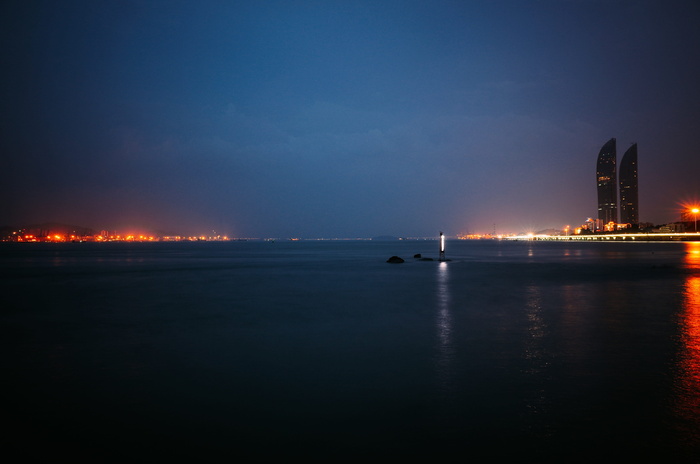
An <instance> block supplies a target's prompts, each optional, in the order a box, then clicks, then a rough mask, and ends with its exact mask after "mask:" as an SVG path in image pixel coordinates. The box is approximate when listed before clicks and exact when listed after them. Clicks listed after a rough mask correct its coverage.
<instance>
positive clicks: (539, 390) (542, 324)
mask: <svg viewBox="0 0 700 464" xmlns="http://www.w3.org/2000/svg"><path fill="white" fill-rule="evenodd" d="M525 316H526V318H527V326H526V331H525V341H524V350H523V357H524V360H525V372H524V374H525V380H526V382H527V383H528V384H529V385H531V386H532V387H533V388H532V391H531V393H530V394H529V395H528V396H526V397H525V398H524V399H525V411H526V414H527V416H528V417H526V420H525V424H529V425H528V428H529V432H531V433H535V434H547V433H548V432H547V431H546V430H540V427H541V424H542V423H543V416H545V415H546V413H547V404H548V399H547V390H546V385H547V382H546V377H547V372H546V371H547V367H548V366H549V359H548V353H547V349H546V347H545V343H544V342H545V339H546V337H547V335H548V330H547V323H546V321H545V318H544V315H543V303H542V295H541V289H540V287H539V286H537V285H529V286H528V287H527V288H526V291H525Z"/></svg>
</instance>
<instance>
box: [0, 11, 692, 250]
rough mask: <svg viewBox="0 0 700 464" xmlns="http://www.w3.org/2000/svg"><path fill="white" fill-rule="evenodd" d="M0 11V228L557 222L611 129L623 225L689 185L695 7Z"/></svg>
mask: <svg viewBox="0 0 700 464" xmlns="http://www.w3.org/2000/svg"><path fill="white" fill-rule="evenodd" d="M0 8H2V10H0V11H1V12H2V14H0V31H1V32H0V40H2V44H3V47H2V51H0V53H1V54H2V55H1V56H2V60H3V63H4V66H3V69H4V72H3V73H2V74H0V84H2V88H3V98H2V99H0V110H1V111H0V154H1V156H2V163H3V169H0V198H2V201H0V226H5V225H7V226H16V227H20V226H22V225H26V224H37V223H43V222H60V223H66V224H78V225H85V226H89V227H96V228H98V229H107V230H119V231H126V230H139V231H155V230H162V231H167V232H171V231H172V232H177V233H178V234H182V235H193V236H198V235H200V234H205V235H208V234H210V233H211V231H212V230H215V231H217V233H222V234H226V235H228V236H238V237H373V236H377V235H393V236H417V237H424V236H432V235H434V233H435V230H443V231H444V232H445V234H447V235H449V236H455V235H458V234H467V233H493V232H496V233H499V234H500V233H518V232H521V231H538V230H545V229H549V228H562V227H564V226H565V225H566V224H570V225H575V224H580V223H581V222H582V221H584V220H585V218H588V217H596V216H597V211H596V209H595V208H596V206H595V205H596V194H597V192H596V191H594V190H593V189H592V186H591V180H592V179H591V177H592V169H591V164H592V163H591V158H592V156H594V155H595V153H597V152H598V150H599V149H600V143H601V141H604V140H608V138H609V137H610V135H615V137H616V139H617V142H618V143H619V144H620V148H621V149H622V147H627V146H628V143H629V144H631V143H632V142H634V143H638V144H639V146H640V147H642V157H643V160H642V166H643V167H642V169H643V182H642V184H641V185H639V186H638V204H640V205H642V208H641V215H642V217H640V218H639V219H640V220H641V221H644V222H650V223H654V224H665V223H669V222H672V221H674V220H677V218H678V217H679V215H680V209H681V208H682V206H681V205H682V204H697V203H698V200H700V183H699V182H698V181H697V178H698V173H699V172H700V156H698V153H697V148H696V146H697V141H696V138H697V137H696V127H695V126H696V123H695V121H696V115H697V114H698V112H700V87H699V86H697V82H698V81H700V63H698V62H697V60H693V59H689V58H688V57H689V56H692V53H694V51H695V50H696V49H698V48H699V47H700V29H699V28H697V23H698V22H699V21H700V4H698V3H697V2H691V1H673V2H671V3H668V2H661V1H645V0H643V1H640V2H599V1H596V0H590V1H587V0H584V1H580V2H561V1H556V0H544V1H538V2H527V1H526V2H521V1H515V0H496V1H494V2H481V1H465V2H453V1H447V0H444V1H437V2H430V3H426V2H417V1H412V0H408V1H397V0H386V1H380V2H370V1H364V0H360V1H358V2H351V3H347V4H346V3H343V4H336V3H334V2H331V3H324V2H314V1H303V0H302V1H300V2H293V3H289V2H284V1H277V0H271V1H269V2H252V1H237V0H232V1H230V2H218V1H216V2H204V3H203V4H201V5H194V4H192V3H190V2H184V1H179V0H175V1H163V0H155V1H152V2H135V3H128V4H127V3H124V2H118V1H112V0H107V1H103V2H97V3H96V2H91V1H87V0H68V1H66V2H60V3H57V2H50V1H46V0H31V1H19V0H9V1H7V2H4V3H3V5H2V7H0ZM618 174H619V173H618ZM618 177H619V176H618ZM611 188H612V186H611ZM614 188H616V189H620V188H621V186H620V185H619V184H618V185H616V186H615V187H614ZM615 202H617V203H619V202H620V200H619V196H616V197H615ZM616 206H617V208H618V210H620V211H621V207H622V205H620V204H617V205H616Z"/></svg>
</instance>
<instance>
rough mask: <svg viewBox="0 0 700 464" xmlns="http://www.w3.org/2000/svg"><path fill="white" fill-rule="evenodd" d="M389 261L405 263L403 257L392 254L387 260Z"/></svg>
mask: <svg viewBox="0 0 700 464" xmlns="http://www.w3.org/2000/svg"><path fill="white" fill-rule="evenodd" d="M386 262H387V263H403V259H401V258H399V257H398V256H392V257H391V258H389V259H387V260H386Z"/></svg>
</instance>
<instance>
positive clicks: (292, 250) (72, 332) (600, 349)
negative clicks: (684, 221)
mask: <svg viewBox="0 0 700 464" xmlns="http://www.w3.org/2000/svg"><path fill="white" fill-rule="evenodd" d="M415 253H421V254H422V255H423V257H432V258H437V242H436V241H401V242H398V241H397V242H376V241H309V242H303V241H302V242H279V241H278V242H275V243H270V242H220V243H211V242H203V243H155V244H119V243H108V244H93V243H83V244H2V246H0V275H1V276H2V279H1V281H0V282H1V283H0V288H1V289H2V295H3V302H4V303H3V305H2V310H1V313H0V322H1V324H0V335H1V338H0V340H1V342H2V344H3V346H4V350H3V353H4V356H3V367H4V369H3V376H2V380H1V382H2V386H3V390H4V391H5V392H6V394H5V395H4V401H3V404H4V411H3V423H4V424H5V425H7V426H9V427H10V428H11V429H12V433H10V434H7V435H5V436H4V437H3V438H2V443H3V446H4V447H5V448H6V449H12V448H14V447H18V448H21V449H22V450H23V452H25V453H28V454H29V455H31V454H49V455H51V456H54V457H57V456H62V455H65V456H70V457H84V458H88V459H91V460H93V462H99V461H122V462H124V461H131V462H133V461H139V460H149V459H154V458H166V457H179V456H186V455H191V456H192V457H195V458H201V459H205V460H207V459H208V458H213V457H215V456H217V455H219V454H222V455H223V456H225V457H227V458H236V457H244V458H246V459H250V458H251V457H259V458H260V459H269V458H271V457H282V458H284V457H294V456H302V457H308V458H313V459H318V460H320V459H323V460H330V461H337V460H343V459H344V458H348V459H356V458H360V457H363V458H364V457H409V456H410V457H423V458H430V459H433V458H436V457H442V456H462V457H463V458H465V459H467V458H469V457H476V456H481V457H491V458H493V459H495V460H497V461H506V460H513V459H519V460H524V461H526V462H535V461H538V460H542V459H557V460H561V461H564V462H583V461H590V460H591V459H596V460H599V459H601V458H602V457H614V458H621V459H633V458H641V457H644V458H656V457H658V458H662V457H663V458H664V460H665V461H666V462H669V461H670V462H698V460H699V459H698V458H697V457H698V456H700V454H699V453H700V243H573V244H569V243H559V242H554V243H547V242H498V241H455V242H448V248H447V256H448V258H450V259H451V261H449V262H438V261H421V260H417V259H414V258H413V255H414V254H415ZM392 255H398V256H401V257H403V258H404V259H405V260H406V262H405V263H403V264H387V263H386V259H387V258H388V257H390V256H392Z"/></svg>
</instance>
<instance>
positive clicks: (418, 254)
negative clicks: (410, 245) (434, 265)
mask: <svg viewBox="0 0 700 464" xmlns="http://www.w3.org/2000/svg"><path fill="white" fill-rule="evenodd" d="M413 257H414V258H420V257H421V254H420V253H416V254H415V255H413Z"/></svg>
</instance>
